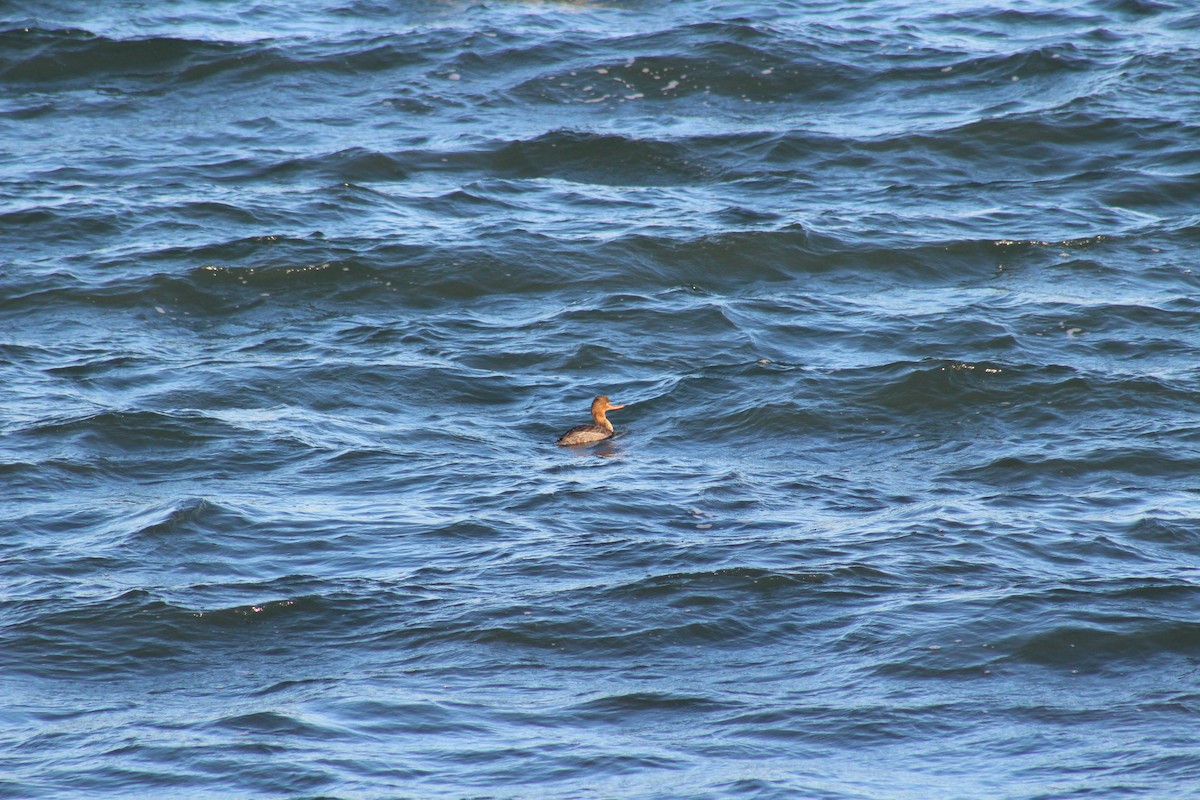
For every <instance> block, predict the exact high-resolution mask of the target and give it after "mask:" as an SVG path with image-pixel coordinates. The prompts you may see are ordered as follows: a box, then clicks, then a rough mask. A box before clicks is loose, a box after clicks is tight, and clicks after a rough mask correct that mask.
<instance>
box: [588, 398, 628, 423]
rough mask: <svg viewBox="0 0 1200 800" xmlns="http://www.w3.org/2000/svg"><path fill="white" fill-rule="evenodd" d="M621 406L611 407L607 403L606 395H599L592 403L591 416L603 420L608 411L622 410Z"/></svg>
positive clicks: (622, 406)
mask: <svg viewBox="0 0 1200 800" xmlns="http://www.w3.org/2000/svg"><path fill="white" fill-rule="evenodd" d="M624 407H625V406H624V405H623V404H622V405H619V406H618V405H613V404H612V403H610V402H609V401H608V395H603V394H602V395H600V396H599V397H597V398H596V399H595V400H593V401H592V416H593V417H595V418H596V419H604V414H605V413H606V412H608V411H615V410H616V409H618V408H624Z"/></svg>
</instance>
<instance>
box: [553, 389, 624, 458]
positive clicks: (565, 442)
mask: <svg viewBox="0 0 1200 800" xmlns="http://www.w3.org/2000/svg"><path fill="white" fill-rule="evenodd" d="M624 407H625V406H624V405H614V404H613V403H611V402H610V401H609V399H608V396H607V395H603V394H602V395H600V396H599V397H597V398H596V399H595V400H593V401H592V419H593V420H595V421H594V422H593V423H592V424H591V425H577V426H575V427H574V428H571V430H569V431H567V432H566V433H564V434H563V435H562V436H560V437H558V442H556V444H560V445H562V446H563V447H574V446H575V445H580V444H592V443H593V442H602V441H604V440H605V439H611V438H612V435H613V426H612V423H611V422H609V421H608V417H607V416H606V414H608V412H609V411H615V410H616V409H618V408H624Z"/></svg>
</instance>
